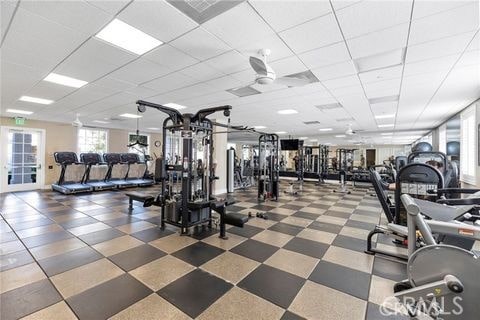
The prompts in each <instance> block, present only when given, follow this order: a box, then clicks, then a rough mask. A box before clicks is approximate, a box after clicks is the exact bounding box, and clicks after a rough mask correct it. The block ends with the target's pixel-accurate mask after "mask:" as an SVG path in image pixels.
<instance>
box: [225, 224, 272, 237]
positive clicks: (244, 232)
mask: <svg viewBox="0 0 480 320" xmlns="http://www.w3.org/2000/svg"><path fill="white" fill-rule="evenodd" d="M263 230H264V229H262V228H259V227H254V226H250V225H247V224H246V225H244V226H243V228H239V227H232V228H230V229H228V232H229V233H233V234H236V235H238V236H242V237H245V238H251V237H253V236H254V235H256V234H257V233H260V232H262V231H263Z"/></svg>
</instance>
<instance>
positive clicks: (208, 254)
mask: <svg viewBox="0 0 480 320" xmlns="http://www.w3.org/2000/svg"><path fill="white" fill-rule="evenodd" d="M224 251H225V250H223V249H220V248H218V247H214V246H211V245H209V244H206V243H205V242H196V243H194V244H192V245H189V246H188V247H185V248H183V249H180V250H178V251H177V252H175V253H173V254H172V256H174V257H177V258H179V259H182V260H183V261H186V262H188V263H190V264H191V265H194V266H196V267H199V266H201V265H202V264H204V263H206V262H208V261H210V260H211V259H213V258H215V257H216V256H218V255H220V254H222V253H223V252H224Z"/></svg>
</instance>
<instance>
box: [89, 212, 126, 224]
mask: <svg viewBox="0 0 480 320" xmlns="http://www.w3.org/2000/svg"><path fill="white" fill-rule="evenodd" d="M112 211H113V210H112ZM123 217H125V214H124V213H121V212H110V213H104V214H99V215H96V216H95V219H97V220H100V221H107V220H112V219H117V218H123Z"/></svg>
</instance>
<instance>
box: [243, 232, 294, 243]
mask: <svg viewBox="0 0 480 320" xmlns="http://www.w3.org/2000/svg"><path fill="white" fill-rule="evenodd" d="M252 239H253V240H257V241H261V242H265V243H267V244H270V245H273V246H277V247H283V246H284V245H285V244H287V242H288V241H290V240H292V239H293V237H292V236H290V235H288V234H284V233H281V232H276V231H271V230H263V231H262V232H260V233H257V234H256V235H255V236H254V237H252Z"/></svg>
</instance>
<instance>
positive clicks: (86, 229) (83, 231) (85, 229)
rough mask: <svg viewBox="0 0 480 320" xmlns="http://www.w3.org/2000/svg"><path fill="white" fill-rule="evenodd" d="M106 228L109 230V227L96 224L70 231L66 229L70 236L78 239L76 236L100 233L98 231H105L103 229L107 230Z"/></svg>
mask: <svg viewBox="0 0 480 320" xmlns="http://www.w3.org/2000/svg"><path fill="white" fill-rule="evenodd" d="M108 228H110V226H108V225H106V224H105V223H102V222H97V223H92V224H86V225H84V226H80V227H75V228H71V229H68V231H70V232H71V233H72V234H74V235H76V236H77V237H78V236H81V235H83V234H87V233H92V232H95V231H100V230H105V229H108Z"/></svg>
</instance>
